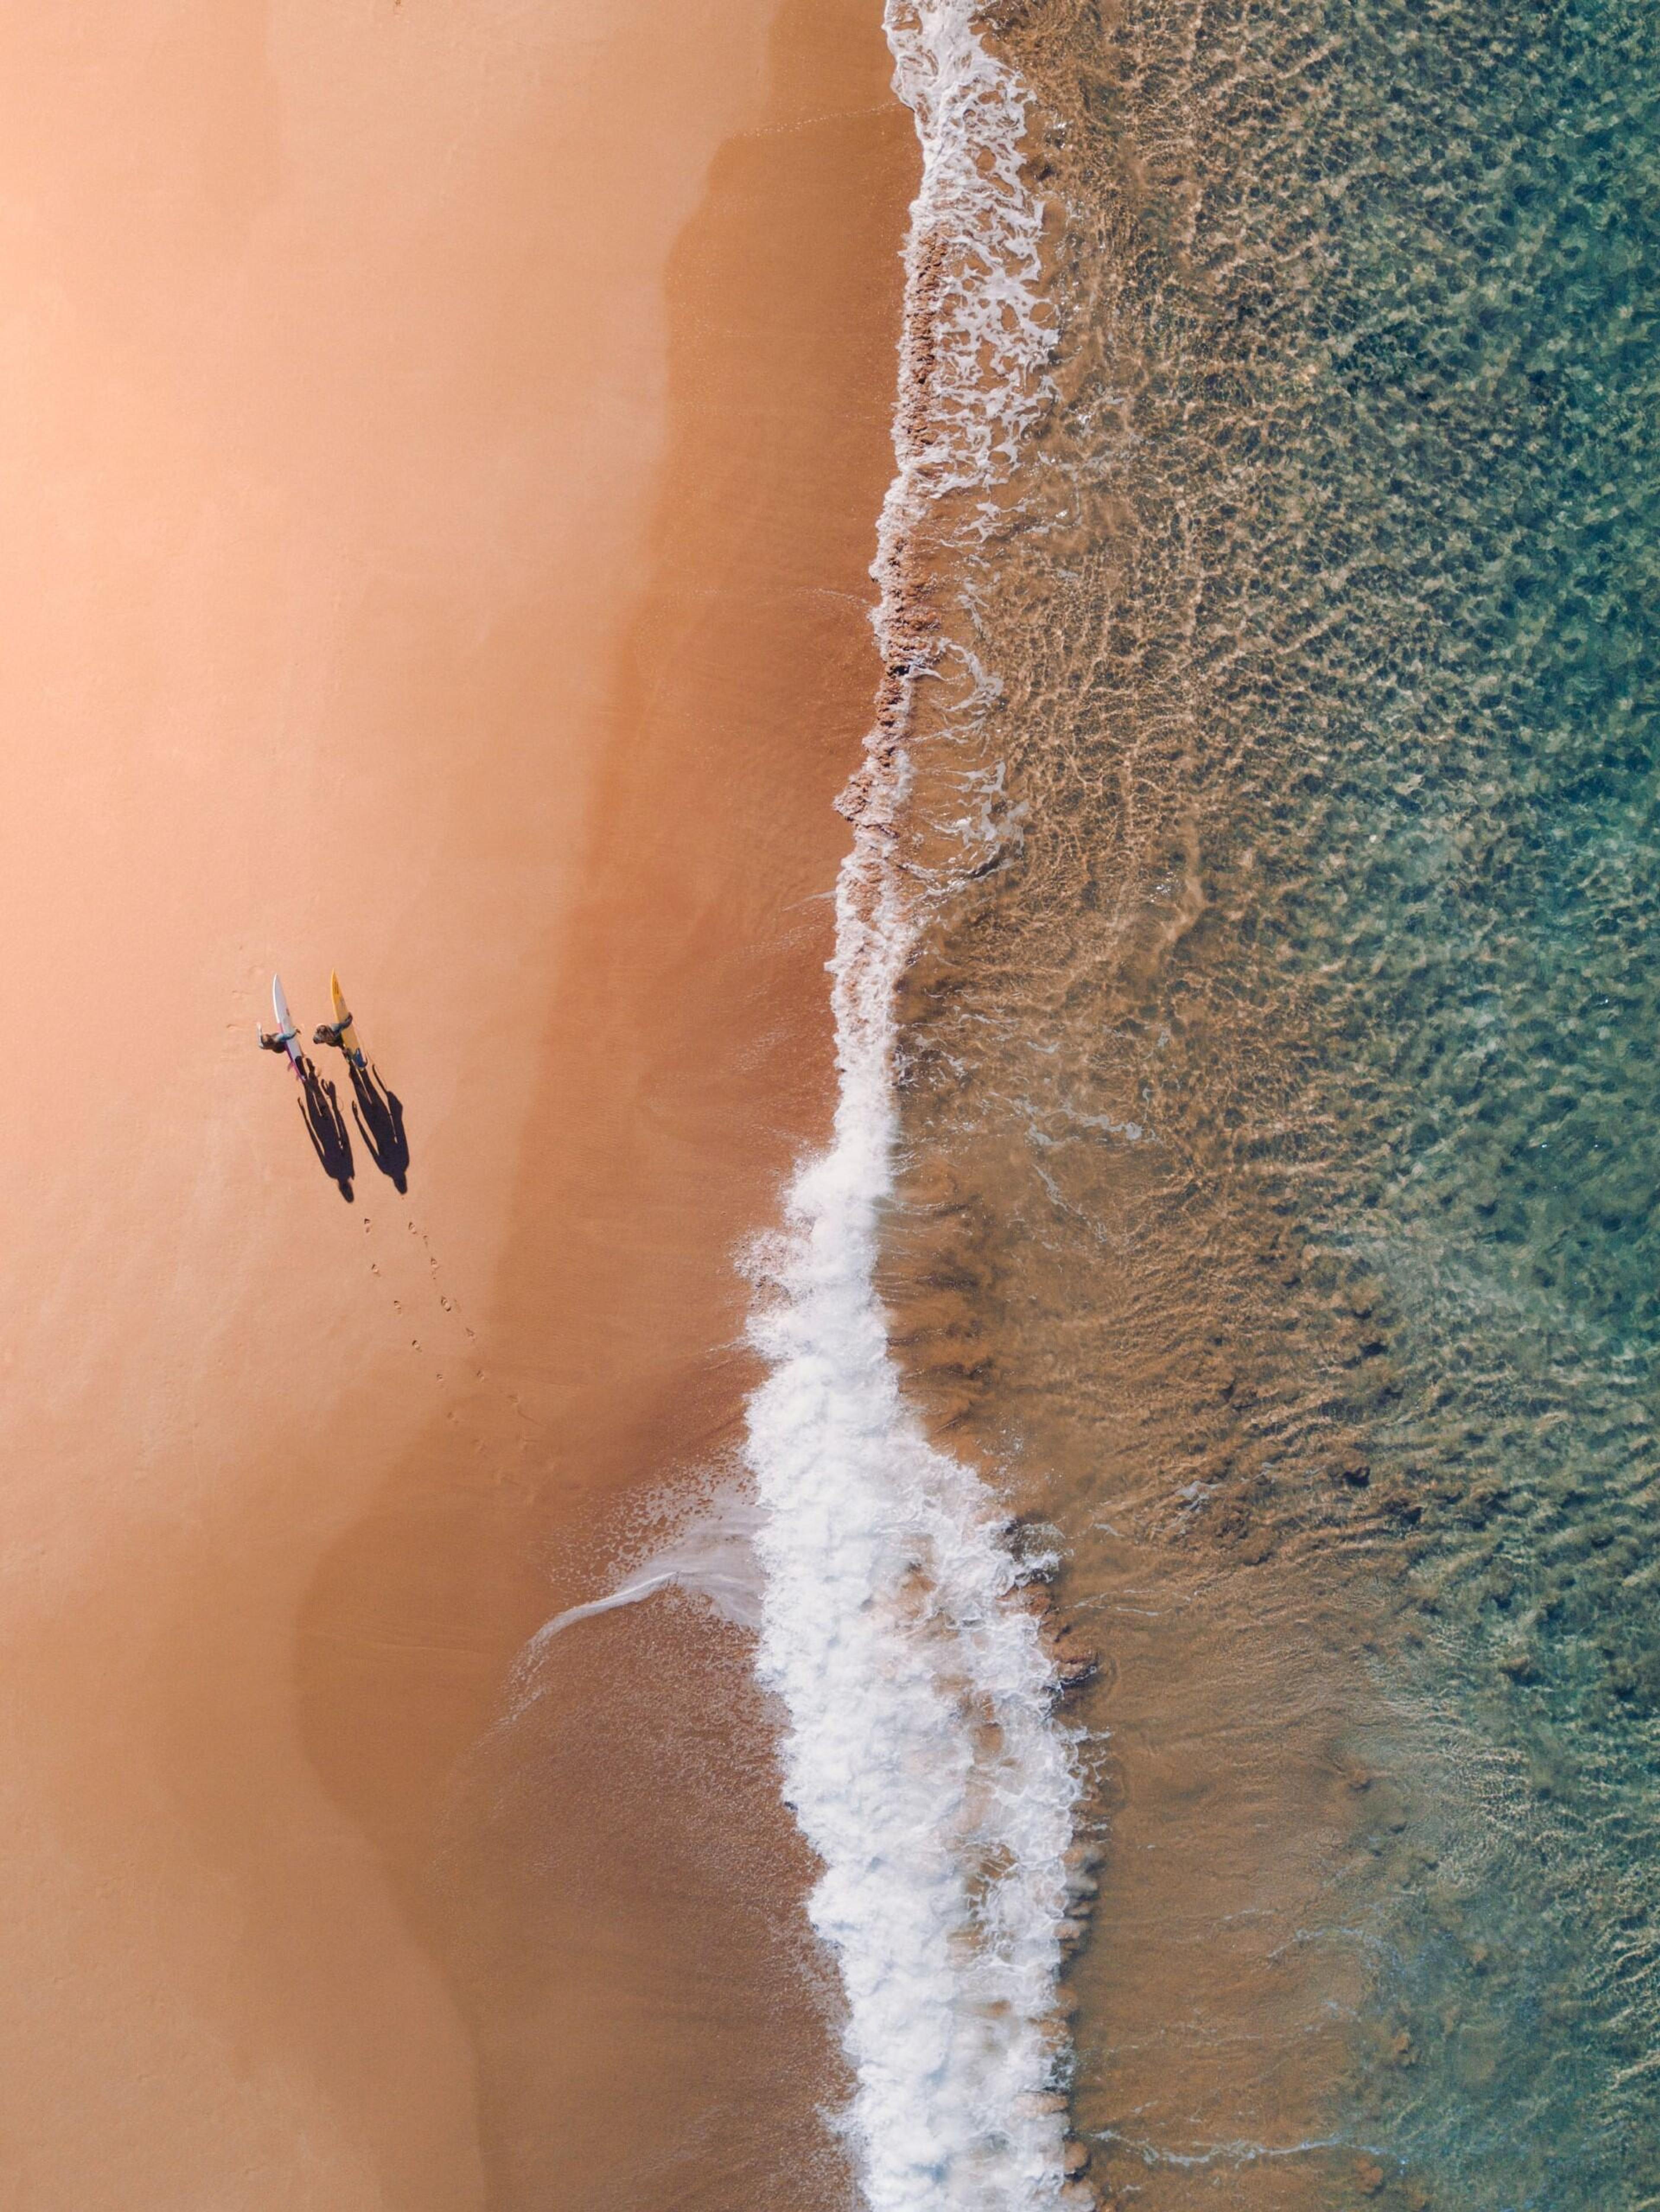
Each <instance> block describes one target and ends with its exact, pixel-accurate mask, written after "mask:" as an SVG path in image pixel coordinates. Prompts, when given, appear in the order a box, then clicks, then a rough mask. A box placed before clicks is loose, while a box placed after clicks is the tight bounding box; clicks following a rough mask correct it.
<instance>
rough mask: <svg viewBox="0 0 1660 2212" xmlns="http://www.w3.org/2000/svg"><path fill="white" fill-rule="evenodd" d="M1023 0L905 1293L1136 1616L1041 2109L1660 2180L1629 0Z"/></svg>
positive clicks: (919, 817)
mask: <svg viewBox="0 0 1660 2212" xmlns="http://www.w3.org/2000/svg"><path fill="white" fill-rule="evenodd" d="M1000 22H1001V31H1002V39H1003V45H1004V50H1005V51H1006V52H1007V54H1008V55H1009V57H1010V58H1011V59H1012V63H1013V64H1014V65H1015V66H1016V67H1017V68H1018V70H1019V72H1020V75H1021V76H1022V78H1023V80H1024V82H1025V84H1026V85H1027V86H1028V88H1030V90H1031V96H1032V101H1033V106H1032V109H1031V118H1030V126H1029V128H1030V144H1031V175H1032V176H1033V178H1034V179H1035V180H1036V182H1037V186H1038V188H1039V189H1040V190H1041V191H1043V192H1044V193H1045V194H1046V195H1047V196H1048V197H1049V203H1050V206H1049V224H1048V229H1047V264H1046V281H1047V285H1048V289H1049V297H1050V299H1051V301H1052V302H1053V307H1054V311H1055V319H1056V336H1055V359H1054V363H1053V369H1052V375H1053V390H1052V392H1050V393H1049V395H1048V397H1047V400H1046V404H1045V406H1044V408H1043V413H1042V415H1041V417H1040V419H1038V420H1037V422H1036V423H1035V424H1034V426H1033V427H1032V428H1030V429H1029V430H1028V431H1027V433H1026V435H1025V441H1024V444H1023V446H1022V448H1021V459H1020V463H1019V465H1018V469H1017V471H1016V472H1015V475H1014V478H1013V480H1012V483H1011V484H1010V485H1009V486H1008V487H1007V488H1006V491H1005V492H1004V493H1003V494H1002V495H1000V497H999V500H998V502H997V505H996V507H995V508H994V509H992V508H989V507H988V508H986V509H984V510H982V514H981V517H980V526H979V529H978V532H977V534H976V535H975V536H974V538H973V539H972V542H971V544H970V541H969V540H968V539H967V538H965V537H964V535H963V534H962V533H960V532H959V534H958V537H957V538H951V539H950V540H947V538H946V534H945V533H944V532H941V533H940V535H939V539H938V540H937V541H936V546H935V554H936V558H935V562H934V569H933V581H932V586H931V603H932V605H933V608H934V610H935V612H936V616H937V619H938V622H939V631H940V635H941V639H942V646H941V650H940V653H939V660H938V664H937V665H938V671H939V681H937V682H936V683H934V684H931V685H930V686H928V687H926V690H925V693H924V696H923V699H922V703H921V707H920V708H919V714H918V720H917V726H916V731H915V755H916V763H917V780H916V783H915V790H914V792H913V794H912V797H911V800H910V808H909V816H908V817H907V819H906V822H905V823H904V824H903V855H904V860H905V862H906V864H907V865H908V866H910V867H912V868H913V869H914V870H915V871H916V872H917V880H918V881H921V882H926V883H927V884H931V885H933V902H934V904H933V920H932V923H931V926H930V927H929V929H928V931H927V936H926V939H925V941H924V943H923V944H922V945H921V947H920V948H919V950H918V951H917V953H916V955H915V957H914V959H913V961H912V963H911V965H910V969H909V976H908V980H907V984H906V988H905V996H904V1002H903V1014H904V1020H903V1031H902V1048H903V1061H904V1066H903V1079H904V1088H903V1125H904V1135H905V1139H906V1144H907V1162H908V1165H907V1172H906V1176H905V1178H904V1183H903V1193H902V1197H901V1200H900V1202H899V1203H898V1204H897V1206H895V1208H894V1209H893V1211H892V1212H891V1218H890V1220H889V1225H888V1232H887V1243H886V1256H885V1262H884V1270H885V1273H884V1289H885V1293H886V1295H887V1297H888V1299H889V1302H890V1305H891V1310H893V1312H894V1315H895V1317H896V1332H897V1335H898V1337H899V1339H900V1340H901V1342H902V1345H903V1347H904V1349H905V1352H906V1356H907V1358H908V1360H909V1365H910V1370H911V1374H912V1378H913V1386H914V1388H915V1389H916V1391H917V1392H918V1394H919V1396H920V1399H921V1402H922V1403H923V1404H925V1405H926V1406H927V1407H928V1409H929V1410H930V1412H931V1413H932V1414H933V1418H934V1419H935V1421H936V1424H937V1425H938V1426H939V1429H940V1431H942V1432H943V1433H947V1434H951V1435H954V1436H957V1437H961V1438H962V1439H964V1441H965V1443H971V1445H972V1447H973V1449H975V1450H976V1452H977V1453H978V1454H979V1455H981V1456H982V1459H985V1460H987V1461H988V1462H991V1463H992V1464H994V1465H995V1466H998V1467H1000V1468H1003V1469H1004V1470H1006V1480H1007V1482H1008V1484H1009V1486H1010V1487H1011V1489H1012V1491H1013V1492H1015V1493H1017V1494H1018V1495H1019V1496H1020V1497H1021V1498H1023V1499H1024V1500H1025V1502H1026V1503H1028V1504H1031V1505H1033V1506H1034V1507H1037V1508H1038V1509H1040V1510H1043V1511H1044V1512H1046V1513H1048V1514H1049V1515H1050V1516H1053V1518H1054V1519H1055V1522H1057V1524H1058V1525H1059V1526H1060V1528H1061V1531H1062V1533H1063V1534H1064V1535H1065V1536H1066V1538H1067V1541H1068V1544H1069V1546H1070V1548H1071V1553H1072V1558H1073V1566H1072V1570H1071V1573H1070V1577H1069V1581H1068V1583H1067V1597H1068V1600H1069V1601H1070V1602H1071V1603H1072V1604H1073V1606H1074V1607H1077V1608H1078V1609H1079V1612H1080V1613H1081V1614H1082V1615H1083V1616H1084V1617H1085V1618H1088V1619H1090V1620H1091V1621H1092V1622H1093V1623H1094V1624H1095V1626H1096V1630H1097V1633H1098V1641H1099V1642H1100V1644H1101V1645H1102V1648H1103V1650H1104V1654H1105V1656H1106V1658H1107V1660H1108V1662H1109V1663H1108V1666H1107V1668H1106V1671H1105V1679H1104V1682H1103V1684H1102V1686H1101V1687H1100V1688H1099V1690H1098V1692H1096V1693H1095V1695H1094V1698H1093V1700H1092V1702H1091V1704H1090V1705H1089V1706H1088V1708H1087V1717H1088V1719H1089V1721H1090V1723H1091V1726H1092V1728H1093V1729H1095V1730H1096V1731H1097V1732H1098V1733H1097V1735H1096V1737H1095V1739H1094V1741H1092V1743H1091V1747H1090V1756H1091V1759H1092V1760H1093V1761H1094V1764H1095V1769H1096V1773H1097V1785H1096V1787H1097V1794H1096V1799H1095V1815H1096V1818H1097V1820H1098V1824H1099V1825H1100V1826H1101V1829H1102V1832H1103V1833H1104V1837H1105V1838H1106V1839H1107V1842H1108V1846H1109V1857H1108V1863H1107V1865H1106V1867H1105V1869H1104V1875H1103V1887H1102V1893H1101V1899H1100V1905H1099V1909H1098V1915H1097V1921H1096V1929H1095V1934H1094V1936H1093V1939H1092V1942H1091V1948H1090V1950H1089V1952H1088V1953H1087V1954H1086V1955H1085V1958H1084V1960H1082V1961H1081V1962H1080V1964H1079V1968H1078V1970H1077V1975H1076V1981H1077V1987H1078V1990H1079V1996H1080V2000H1081V2009H1080V2011H1079V2015H1078V2018H1077V2044H1078V2077H1079V2078H1078V2110H1079V2114H1080V2116H1081V2117H1082V2118H1083V2119H1084V2120H1085V2123H1086V2124H1088V2126H1089V2128H1090V2130H1091V2133H1092V2134H1094V2135H1095V2136H1096V2137H1097V2140H1098V2149H1097V2167H1098V2172H1101V2173H1103V2174H1104V2176H1105V2178H1106V2179H1107V2180H1108V2181H1109V2182H1110V2183H1111V2184H1112V2185H1114V2186H1116V2187H1117V2188H1119V2189H1120V2190H1122V2191H1124V2192H1125V2193H1126V2194H1127V2195H1128V2196H1129V2197H1131V2200H1132V2201H1137V2202H1145V2203H1158V2204H1160V2205H1164V2204H1169V2205H1180V2204H1186V2203H1201V2202H1209V2201H1213V2198H1214V2197H1217V2196H1218V2195H1219V2194H1220V2195H1221V2196H1223V2197H1225V2198H1226V2199H1227V2201H1230V2202H1231V2203H1250V2204H1257V2203H1262V2204H1268V2203H1276V2204H1277V2203H1292V2202H1298V2201H1305V2202H1308V2203H1341V2202H1347V2201H1349V2200H1350V2198H1351V2197H1353V2198H1354V2199H1355V2200H1356V2201H1366V2202H1375V2203H1384V2204H1414V2203H1416V2204H1426V2203H1436V2204H1448V2205H1451V2204H1455V2203H1456V2204H1459V2205H1467V2206H1473V2207H1482V2208H1489V2207H1490V2208H1493V2212H1499V2208H1504V2209H1505V2212H1514V2209H1515V2208H1521V2207H1524V2206H1526V2207H1535V2206H1536V2207H1546V2206H1549V2207H1553V2208H1557V2207H1560V2208H1577V2207H1581V2206H1584V2207H1586V2208H1590V2207H1593V2206H1595V2207H1597V2208H1613V2207H1619V2208H1634V2207H1637V2206H1639V2205H1644V2204H1647V2203H1653V2202H1657V2201H1660V2149H1657V2144H1660V2094H1657V2087H1656V2075H1657V2069H1660V2062H1657V2060H1656V2058H1655V2055H1654V2054H1655V2051H1656V2047H1657V2040H1656V2039H1657V1986H1656V1965H1657V1956H1656V1944H1657V1904H1660V1899H1657V1895H1656V1881H1657V1878H1656V1875H1655V1870H1654V1858H1653V1853H1652V1849H1651V1836H1652V1832H1653V1826H1654V1821H1655V1816H1656V1813H1657V1810H1660V1787H1657V1759H1660V1718H1657V1716H1660V1636H1657V1631H1656V1625H1655V1616H1654V1611H1653V1584H1654V1581H1655V1577H1656V1573H1657V1565H1656V1555H1655V1545H1654V1540H1653V1536H1652V1533H1651V1513H1652V1510H1653V1504H1654V1499H1655V1495H1656V1484H1657V1474H1660V1461H1657V1451H1656V1445H1655V1442H1654V1431H1653V1418H1654V1410H1655V1397H1656V1385H1657V1380H1660V1376H1657V1352H1660V1300H1657V1292H1656V1273H1655V1257H1656V1239H1657V1218H1656V1208H1655V1197H1656V1170H1655V1167H1654V1164H1653V1161H1652V1158H1651V1153H1652V1149H1653V1147H1652V1136H1653V1124H1654V1105H1653V1055H1654V1049H1655V1047H1654V1039H1655V1034H1656V1011H1657V1009H1656V1003H1655V1002H1656V996H1657V994H1656V989H1655V985H1654V982H1653V980H1652V975H1651V970H1650V969H1648V967H1647V966H1646V964H1645V957H1644V956H1645V950H1646V942H1647V933H1648V930H1649V927H1650V922H1651V915H1652V911H1653V908H1654V903H1655V898H1656V892H1655V884H1656V880H1657V866H1660V811H1657V796H1656V760H1657V748H1656V737H1657V728H1656V710H1657V704H1660V694H1657V690H1656V686H1655V684H1654V682H1653V679H1652V676H1651V671H1650V670H1649V667H1648V665H1647V661H1648V650H1649V642H1650V630H1651V622H1650V606H1651V593H1652V589H1653V586H1654V583H1655V580H1656V579H1657V574H1660V502H1657V490H1660V471H1657V453H1656V443H1657V435H1660V434H1657V429H1656V422H1657V415H1656V399H1657V397H1660V394H1657V392H1656V389H1655V386H1656V383H1657V372H1656V367H1655V355H1654V350H1653V336H1654V332H1653V327H1652V325H1653V320H1654V314H1655V309H1654V306H1653V302H1654V300H1655V298H1656V296H1657V293H1656V278H1657V276H1660V270H1657V266H1656V264H1657V261H1660V237H1657V230H1656V222H1655V215H1656V209H1657V190H1660V112H1657V101H1660V71H1657V64H1660V52H1657V47H1660V21H1657V19H1656V17H1655V16H1654V15H1653V13H1652V11H1651V10H1648V9H1643V8H1640V7H1637V6H1628V5H1620V4H1603V5H1597V6H1590V5H1584V4H1575V5H1546V6H1541V7H1538V8H1534V9H1528V10H1525V11H1511V10H1501V9H1497V8H1495V7H1493V6H1490V5H1483V4H1477V0H1444V4H1431V5H1422V4H1413V5H1408V4H1405V0H1401V4H1395V0H1341V3H1340V0H1281V4H1278V5H1269V6H1266V7H1253V8H1246V7H1243V6H1232V7H1221V8H1217V7H1213V6H1203V7H1201V6H1199V5H1197V4H1195V5H1183V4H1164V5H1161V6H1159V7H1158V8H1156V9H1155V8H1152V7H1146V6H1137V5H1133V4H1131V5H1124V6H1122V7H1121V8H1118V9H1110V10H1108V9H1095V8H1090V7H1081V6H1079V5H1076V4H1073V0H1057V3H1056V4H1054V5H1043V4H1038V5H1037V6H1035V7H1032V8H1031V9H1022V10H1020V11H1019V12H1018V15H1012V17H1011V15H1006V16H1004V17H1003V18H1000ZM965 544H969V550H965ZM965 860H966V862H967V864H968V866H969V867H970V868H971V869H972V870H973V871H974V872H973V873H972V874H971V875H968V876H967V879H966V880H965V879H964V878H965V873H966V872H965V868H964V862H965ZM1252 1928H1256V1929H1258V1930H1259V1933H1258V1934H1257V1935H1255V1936H1253V1935H1250V1933H1249V1930H1250V1929H1252Z"/></svg>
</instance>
